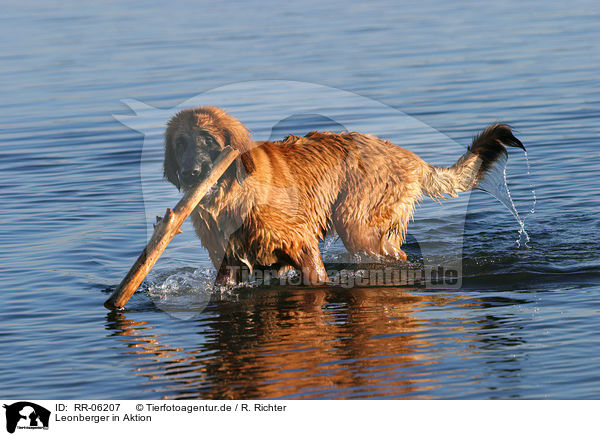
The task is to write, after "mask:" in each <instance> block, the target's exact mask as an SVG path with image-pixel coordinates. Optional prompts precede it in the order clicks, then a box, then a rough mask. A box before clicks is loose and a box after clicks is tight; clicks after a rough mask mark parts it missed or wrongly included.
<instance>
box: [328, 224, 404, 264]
mask: <svg viewBox="0 0 600 436" xmlns="http://www.w3.org/2000/svg"><path fill="white" fill-rule="evenodd" d="M334 225H335V229H336V231H337V233H338V235H339V236H340V238H341V239H342V242H343V243H344V246H345V247H346V249H347V250H348V251H349V252H350V253H352V254H354V253H366V254H368V255H369V256H385V257H391V258H393V259H396V260H401V261H405V260H406V259H407V257H406V253H405V252H404V251H402V249H401V248H400V247H401V246H402V238H401V237H400V236H399V235H396V234H395V233H391V232H389V231H388V230H387V229H385V230H384V229H381V228H376V227H370V226H368V225H366V224H363V223H360V222H348V221H345V220H342V219H339V218H337V217H334Z"/></svg>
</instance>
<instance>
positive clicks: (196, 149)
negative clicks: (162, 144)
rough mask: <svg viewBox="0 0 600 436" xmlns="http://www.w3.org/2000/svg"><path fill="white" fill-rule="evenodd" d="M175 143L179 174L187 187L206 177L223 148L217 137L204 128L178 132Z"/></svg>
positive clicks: (180, 179) (183, 184)
mask: <svg viewBox="0 0 600 436" xmlns="http://www.w3.org/2000/svg"><path fill="white" fill-rule="evenodd" d="M174 145H175V158H176V159H177V166H178V170H177V176H178V178H179V181H180V182H181V186H182V187H183V188H186V189H187V188H189V187H191V186H193V185H196V184H198V183H199V182H201V181H202V180H204V179H205V178H206V176H207V175H208V173H209V172H210V170H211V169H212V167H213V162H214V160H215V159H216V158H217V156H219V153H220V152H221V149H222V147H221V145H220V144H219V142H218V141H217V139H215V138H214V137H213V136H212V135H210V134H209V133H207V132H205V131H202V130H200V131H192V132H189V133H188V132H186V133H179V134H177V136H176V137H175V144H174Z"/></svg>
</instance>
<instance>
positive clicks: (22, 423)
mask: <svg viewBox="0 0 600 436" xmlns="http://www.w3.org/2000/svg"><path fill="white" fill-rule="evenodd" d="M4 408H5V409H6V431H8V432H9V433H14V432H15V430H16V429H17V428H18V429H27V430H37V429H44V430H47V429H48V423H49V421H50V411H49V410H48V409H46V408H44V407H42V406H38V405H37V404H35V403H30V402H28V401H19V402H17V403H13V404H11V405H6V404H5V405H4Z"/></svg>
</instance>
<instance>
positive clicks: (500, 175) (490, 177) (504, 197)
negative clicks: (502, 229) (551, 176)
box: [477, 151, 537, 247]
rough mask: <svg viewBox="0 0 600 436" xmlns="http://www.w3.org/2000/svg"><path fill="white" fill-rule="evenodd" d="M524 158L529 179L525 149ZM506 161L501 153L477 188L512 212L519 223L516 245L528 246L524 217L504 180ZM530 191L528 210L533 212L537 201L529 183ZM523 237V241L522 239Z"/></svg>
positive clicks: (505, 157) (528, 239)
mask: <svg viewBox="0 0 600 436" xmlns="http://www.w3.org/2000/svg"><path fill="white" fill-rule="evenodd" d="M525 160H526V161H527V176H528V177H529V179H530V180H531V177H530V167H529V158H528V156H527V152H526V151H525ZM507 162H508V153H506V152H505V153H503V154H502V155H501V157H500V158H499V159H498V160H497V161H496V162H495V164H494V165H493V166H492V168H490V170H489V171H488V172H487V173H486V175H485V176H484V178H483V179H481V181H480V182H479V185H478V186H477V189H480V190H482V191H485V192H487V193H488V194H490V195H492V196H493V197H495V198H496V199H497V200H499V201H500V202H501V203H502V204H504V206H506V208H507V209H508V210H509V211H510V212H511V213H512V214H513V216H514V217H515V218H516V220H517V222H518V223H519V227H520V228H519V238H518V239H517V240H516V242H517V246H518V247H521V244H522V243H523V245H524V246H525V247H529V246H528V245H527V244H528V243H529V241H530V240H531V238H530V237H529V234H528V233H527V230H525V218H521V216H520V215H519V212H518V211H517V208H516V207H515V202H514V201H513V199H512V196H511V195H510V189H509V188H508V182H507V180H506V163H507ZM529 186H530V188H532V189H531V192H532V194H533V205H532V208H531V211H530V214H529V215H531V214H533V213H535V204H536V202H537V200H536V196H535V190H534V189H533V185H532V184H531V181H530V184H529ZM523 239H524V241H523Z"/></svg>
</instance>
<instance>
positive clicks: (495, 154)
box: [164, 107, 524, 284]
mask: <svg viewBox="0 0 600 436" xmlns="http://www.w3.org/2000/svg"><path fill="white" fill-rule="evenodd" d="M165 140H166V146H165V157H164V175H165V177H166V178H167V179H168V180H169V181H170V182H171V183H173V184H174V185H175V186H177V188H178V189H183V190H187V189H189V188H190V187H191V186H193V185H194V184H196V183H198V182H199V181H201V180H202V179H203V178H204V177H205V176H206V175H207V174H208V172H209V171H210V170H211V168H212V163H213V161H214V159H215V158H216V157H217V156H218V155H219V153H220V152H221V150H222V149H223V148H224V147H225V146H231V147H232V148H235V149H237V150H239V151H240V152H241V153H242V154H241V155H240V157H239V158H238V159H237V160H236V162H235V163H234V164H233V165H232V166H231V167H230V168H229V169H228V170H227V171H226V172H225V174H224V175H223V176H222V177H221V178H220V179H219V181H218V182H217V184H216V185H215V186H213V188H212V189H211V191H210V192H209V193H208V194H207V195H206V197H204V199H203V200H202V201H201V202H200V204H199V205H198V207H197V208H196V210H195V211H194V212H193V213H192V222H193V225H194V228H195V230H196V233H197V234H198V236H199V237H200V240H201V241H202V245H204V247H205V248H206V249H207V250H208V252H209V255H210V258H211V260H212V262H213V264H214V266H215V267H216V268H217V271H218V275H217V279H218V280H219V281H221V282H228V281H236V280H239V277H236V273H235V272H236V271H239V270H240V267H243V266H244V265H245V266H247V267H248V268H250V270H252V268H255V267H270V268H274V269H281V268H284V269H287V268H290V267H291V268H295V269H297V270H299V271H301V272H302V274H303V276H304V277H305V281H306V282H308V283H312V284H318V283H324V282H327V280H328V277H327V274H326V271H325V267H324V265H323V260H322V259H321V253H320V251H319V245H318V244H319V240H320V239H322V238H324V236H325V234H326V233H327V232H328V231H329V230H335V231H336V232H337V233H338V235H339V236H340V238H341V239H342V241H343V242H344V245H345V246H346V248H347V249H348V251H349V252H351V253H358V252H364V253H367V254H369V255H374V256H385V257H392V258H395V259H398V260H406V254H405V253H404V252H403V251H402V249H401V245H402V242H403V240H404V236H405V233H406V227H407V224H408V221H409V219H410V218H411V217H412V214H413V211H414V207H415V203H416V202H417V201H418V200H419V199H420V198H421V196H422V195H427V196H429V197H432V198H441V197H443V196H444V195H449V196H453V197H454V196H456V195H457V193H458V192H463V191H468V190H471V189H473V188H475V187H477V185H478V183H479V182H480V181H481V179H482V178H483V177H484V175H485V174H486V172H488V171H489V170H490V168H491V167H492V165H493V164H494V162H496V161H497V160H498V159H499V158H500V157H502V156H503V155H505V154H506V148H505V146H513V147H521V148H524V147H523V144H522V143H521V141H519V140H518V139H517V138H515V136H514V135H513V134H512V132H511V130H510V128H509V126H507V125H505V124H493V125H491V126H489V127H488V128H486V129H485V130H484V131H483V132H481V134H479V135H478V136H477V137H476V138H475V139H474V140H473V143H472V144H471V146H470V147H469V149H468V151H467V152H466V153H465V154H464V155H463V156H461V157H460V158H459V159H458V161H457V162H456V163H455V164H454V165H452V166H451V167H437V166H433V165H430V164H428V163H427V162H425V161H424V160H422V159H421V158H419V157H418V156H417V155H416V154H414V153H412V152H410V151H408V150H406V149H404V148H401V147H398V146H396V145H394V144H392V143H391V142H389V141H384V140H382V139H379V138H377V137H376V136H372V135H364V134H360V133H355V132H349V133H339V134H338V133H330V132H311V133H309V134H307V135H306V136H304V137H297V136H291V135H290V136H288V137H287V138H285V139H284V140H282V141H276V142H255V141H253V140H252V139H251V137H250V134H249V132H248V129H246V127H245V126H244V125H243V124H242V123H241V122H240V121H238V120H237V119H236V118H234V117H232V116H231V115H229V114H227V113H225V112H224V111H223V110H221V109H219V108H216V107H200V108H196V109H187V110H183V111H181V112H179V113H178V114H177V115H175V116H174V117H173V118H172V119H171V121H170V122H169V124H168V128H167V131H166V138H165Z"/></svg>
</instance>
